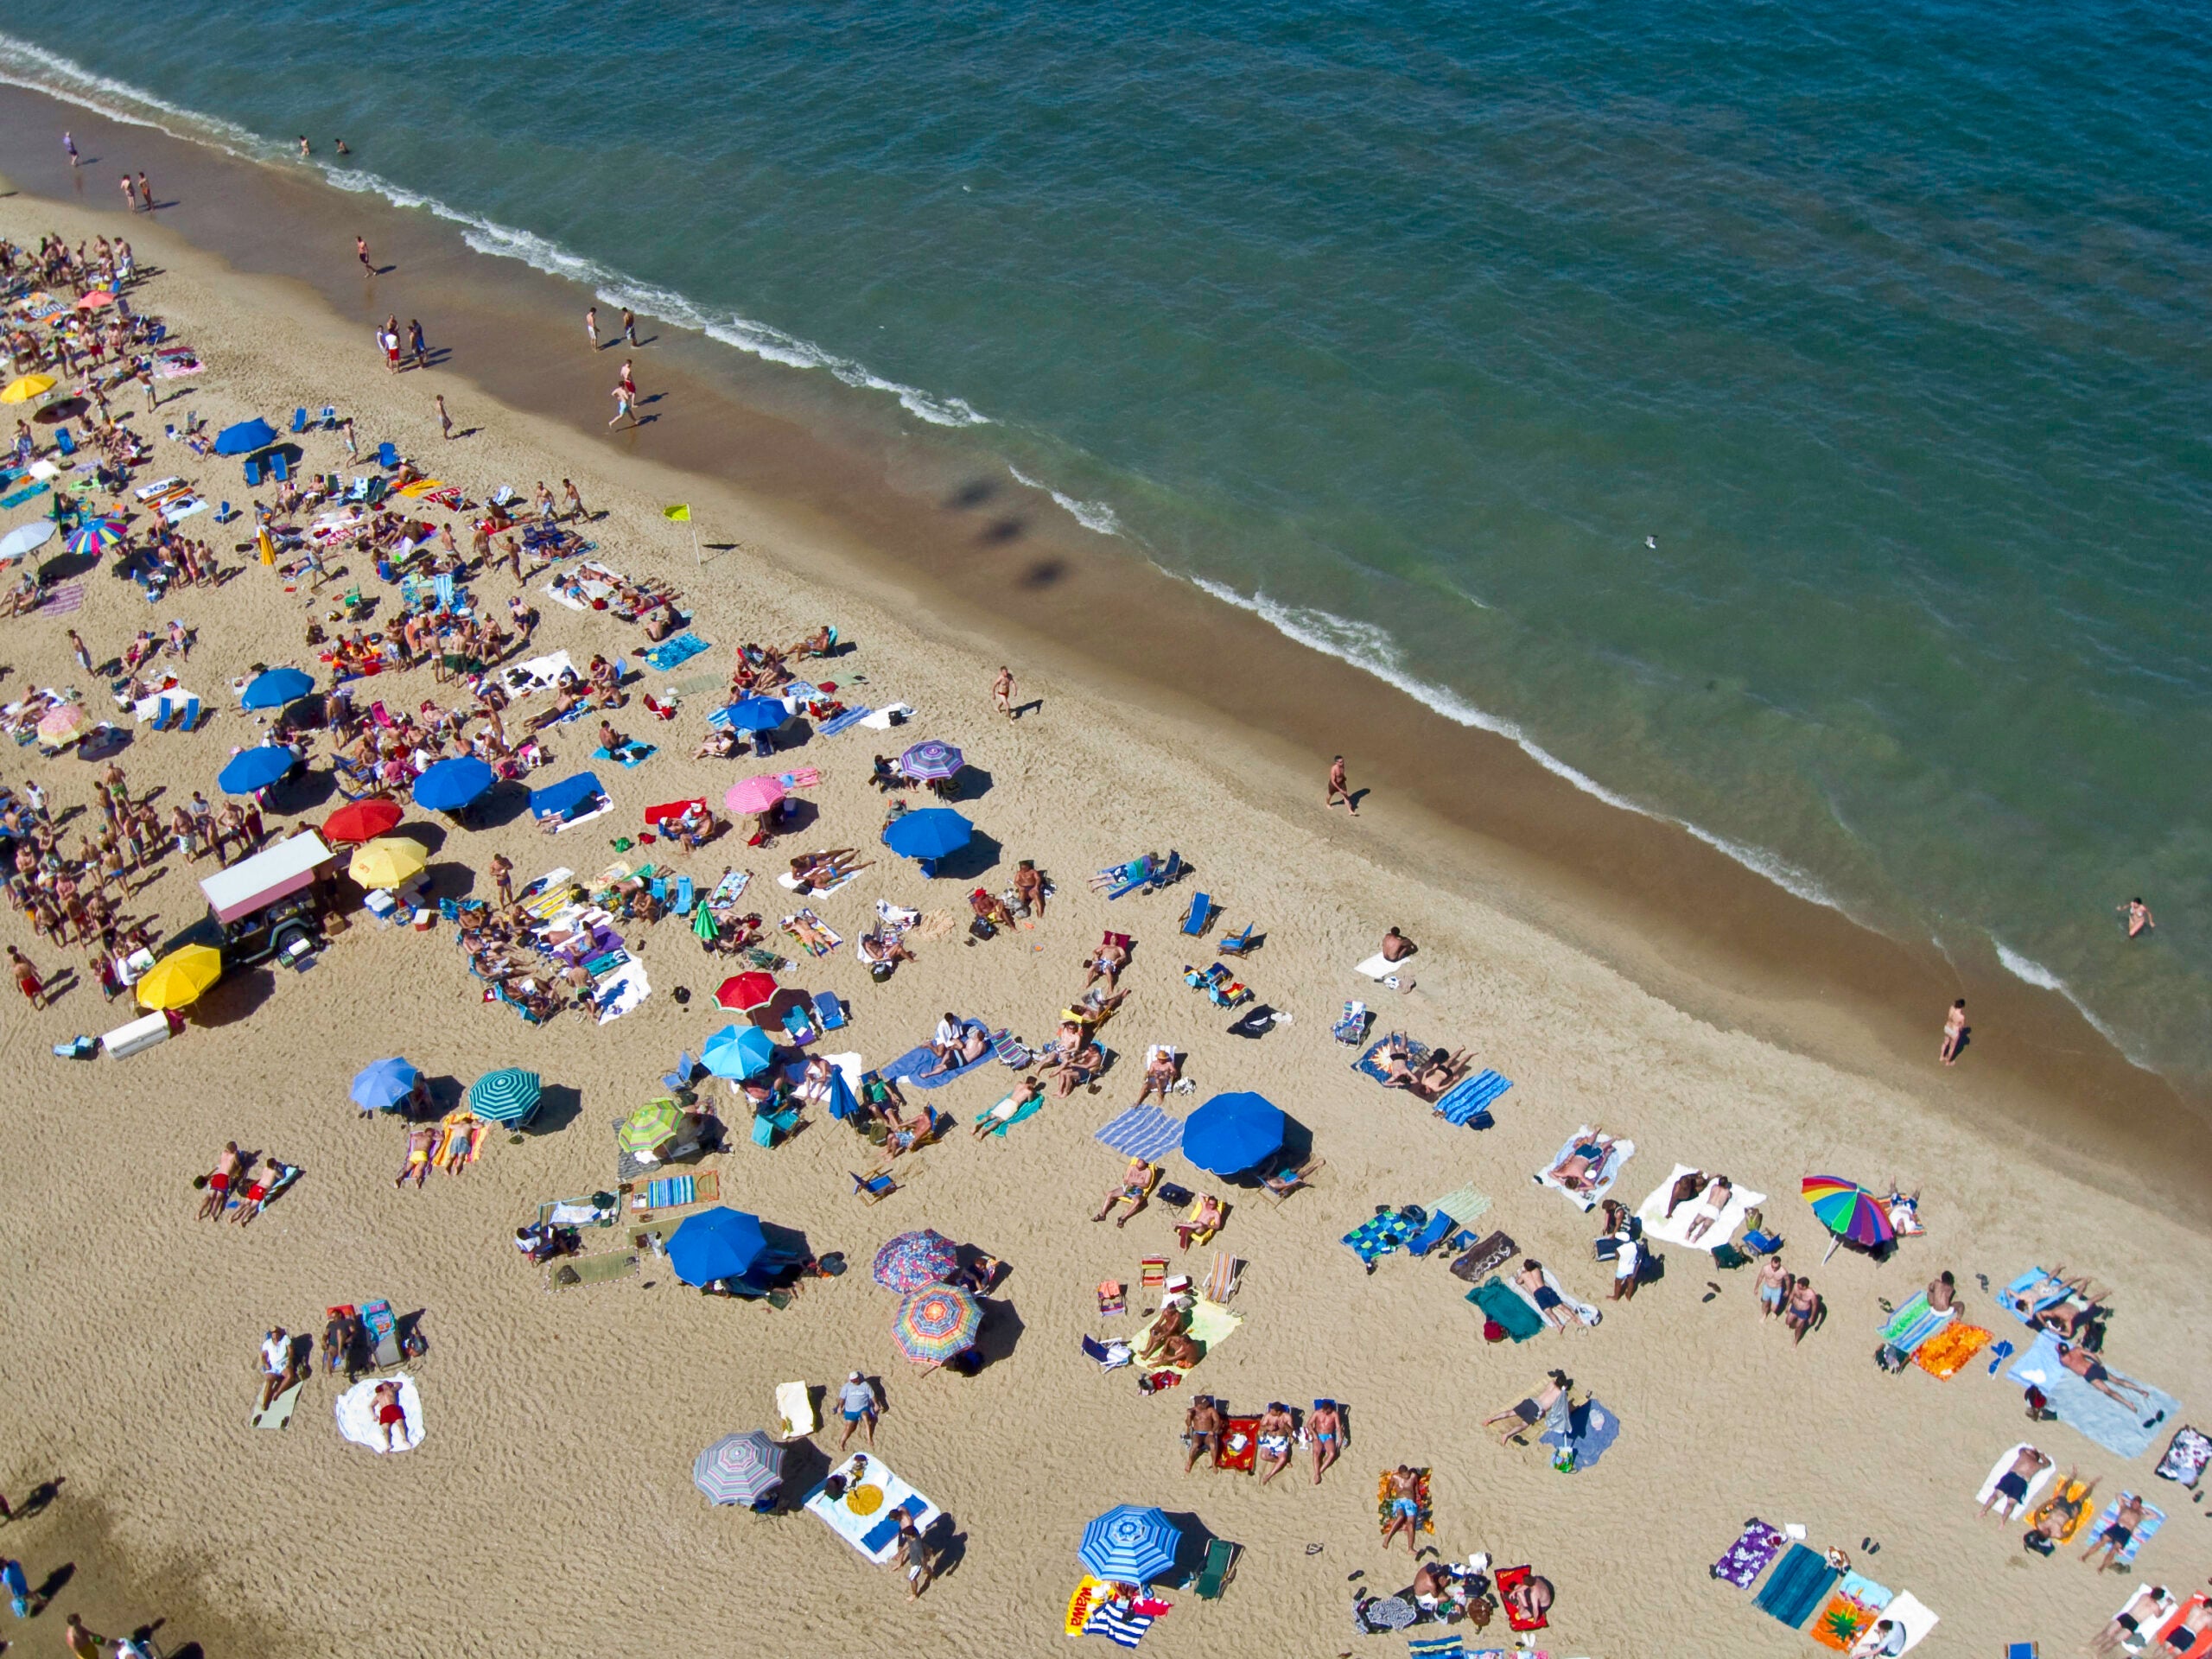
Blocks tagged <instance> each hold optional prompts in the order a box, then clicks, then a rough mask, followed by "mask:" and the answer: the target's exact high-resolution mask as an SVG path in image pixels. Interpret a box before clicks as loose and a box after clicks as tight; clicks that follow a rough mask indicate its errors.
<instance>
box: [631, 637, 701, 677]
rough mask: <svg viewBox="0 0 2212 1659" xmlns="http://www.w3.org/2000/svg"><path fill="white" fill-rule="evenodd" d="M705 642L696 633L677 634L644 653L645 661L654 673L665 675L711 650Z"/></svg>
mask: <svg viewBox="0 0 2212 1659" xmlns="http://www.w3.org/2000/svg"><path fill="white" fill-rule="evenodd" d="M711 649H712V647H711V646H709V645H708V644H707V642H706V641H705V640H703V639H701V638H699V636H698V635H697V634H696V633H679V634H677V636H676V638H675V639H665V640H663V641H662V642H661V643H660V644H659V645H655V646H654V647H653V648H652V650H651V651H648V652H645V660H646V661H647V662H648V663H651V664H652V665H653V669H654V671H655V672H657V673H661V674H665V673H667V672H668V671H669V670H671V669H672V668H674V667H675V666H676V665H677V664H678V663H688V662H690V660H691V659H692V658H694V657H696V656H697V655H698V654H699V653H700V652H702V651H708V650H711Z"/></svg>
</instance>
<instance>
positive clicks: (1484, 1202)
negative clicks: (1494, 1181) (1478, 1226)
mask: <svg viewBox="0 0 2212 1659" xmlns="http://www.w3.org/2000/svg"><path fill="white" fill-rule="evenodd" d="M1428 1213H1429V1214H1430V1215H1432V1216H1449V1217H1452V1220H1453V1221H1456V1222H1457V1223H1459V1225H1460V1226H1462V1227H1465V1226H1467V1225H1468V1224H1471V1223H1472V1222H1475V1221H1478V1220H1479V1219H1481V1218H1482V1217H1484V1216H1486V1215H1488V1214H1489V1213H1490V1199H1489V1198H1486V1197H1485V1196H1484V1195H1483V1194H1482V1193H1480V1192H1477V1191H1476V1190H1475V1187H1474V1184H1473V1183H1472V1182H1470V1183H1468V1184H1467V1185H1465V1186H1459V1187H1454V1188H1452V1191H1451V1192H1446V1194H1445V1195H1444V1196H1443V1197H1442V1198H1438V1199H1436V1200H1434V1201H1433V1203H1431V1204H1430V1205H1429V1206H1428Z"/></svg>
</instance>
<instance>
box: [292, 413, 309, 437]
mask: <svg viewBox="0 0 2212 1659" xmlns="http://www.w3.org/2000/svg"><path fill="white" fill-rule="evenodd" d="M307 429H308V412H307V410H305V409H303V408H302V409H296V410H293V411H292V430H293V431H294V432H296V433H297V432H304V431H306V430H307Z"/></svg>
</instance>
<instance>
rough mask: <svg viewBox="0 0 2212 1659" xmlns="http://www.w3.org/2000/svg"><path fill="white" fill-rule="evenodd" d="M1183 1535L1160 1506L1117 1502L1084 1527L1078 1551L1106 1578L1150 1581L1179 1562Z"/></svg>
mask: <svg viewBox="0 0 2212 1659" xmlns="http://www.w3.org/2000/svg"><path fill="white" fill-rule="evenodd" d="M1182 1541H1183V1535H1182V1533H1181V1531H1180V1530H1179V1529H1177V1527H1176V1525H1175V1523H1174V1522H1173V1521H1170V1520H1169V1519H1168V1518H1167V1517H1166V1516H1164V1515H1162V1514H1161V1513H1160V1511H1159V1510H1156V1509H1149V1508H1141V1507H1139V1506H1138V1505H1136V1504H1135V1503H1116V1505H1115V1506H1114V1507H1113V1508H1112V1509H1110V1510H1107V1511H1106V1513H1105V1514H1103V1515H1102V1516H1099V1517H1098V1518H1097V1519H1096V1520H1095V1521H1093V1522H1091V1523H1090V1525H1089V1526H1087V1527H1085V1528H1084V1529H1083V1541H1082V1542H1081V1543H1079V1544H1077V1546H1076V1551H1075V1553H1076V1554H1077V1555H1079V1556H1080V1557H1082V1559H1083V1564H1084V1566H1085V1567H1089V1568H1090V1570H1091V1571H1092V1572H1093V1573H1096V1574H1097V1575H1098V1576H1099V1577H1100V1578H1102V1579H1113V1580H1119V1581H1121V1582H1122V1583H1125V1584H1149V1583H1150V1582H1151V1581H1152V1580H1154V1579H1156V1578H1159V1577H1160V1575H1161V1574H1163V1573H1166V1572H1167V1571H1168V1570H1169V1569H1170V1568H1172V1567H1173V1566H1174V1565H1175V1553H1176V1550H1177V1548H1179V1546H1180V1545H1181V1544H1182Z"/></svg>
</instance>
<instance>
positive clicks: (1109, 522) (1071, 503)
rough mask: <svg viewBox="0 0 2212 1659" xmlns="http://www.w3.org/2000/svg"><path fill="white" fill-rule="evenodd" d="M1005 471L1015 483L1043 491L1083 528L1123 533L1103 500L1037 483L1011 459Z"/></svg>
mask: <svg viewBox="0 0 2212 1659" xmlns="http://www.w3.org/2000/svg"><path fill="white" fill-rule="evenodd" d="M1007 471H1008V472H1009V473H1012V474H1014V481H1015V482H1016V483H1018V484H1026V485H1027V486H1029V487H1030V488H1031V489H1033V490H1042V491H1044V492H1045V493H1046V494H1047V495H1049V496H1051V497H1052V499H1053V500H1054V501H1056V502H1058V504H1059V506H1060V510H1061V511H1062V512H1065V513H1066V514H1067V516H1068V517H1069V518H1072V519H1074V520H1075V521H1076V523H1077V524H1081V525H1082V526H1083V527H1084V529H1085V530H1088V531H1094V532H1095V533H1096V534H1098V535H1100V536H1120V535H1122V534H1123V533H1124V532H1123V531H1122V521H1121V519H1120V518H1119V517H1117V516H1116V513H1115V512H1114V509H1113V508H1111V507H1109V506H1108V505H1106V504H1105V503H1104V502H1103V501H1078V500H1077V499H1075V498H1074V497H1073V496H1071V495H1064V494H1062V493H1060V492H1059V491H1058V490H1056V489H1054V488H1053V487H1052V486H1051V485H1049V484H1040V483H1039V482H1038V481H1037V480H1035V479H1033V478H1032V477H1030V476H1029V475H1028V474H1027V473H1025V472H1023V471H1022V470H1021V468H1020V467H1016V466H1015V465H1014V464H1013V462H1011V461H1009V462H1007Z"/></svg>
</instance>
